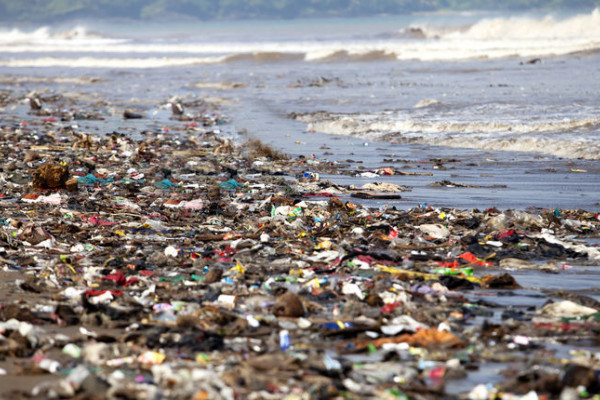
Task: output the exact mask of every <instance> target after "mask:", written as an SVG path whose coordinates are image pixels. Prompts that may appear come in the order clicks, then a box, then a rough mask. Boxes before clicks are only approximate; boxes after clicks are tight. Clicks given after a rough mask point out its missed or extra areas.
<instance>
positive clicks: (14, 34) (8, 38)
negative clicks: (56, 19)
mask: <svg viewBox="0 0 600 400" xmlns="http://www.w3.org/2000/svg"><path fill="white" fill-rule="evenodd" d="M124 41H125V40H123V39H111V38H106V37H103V36H102V35H100V34H99V33H95V32H90V31H88V30H87V28H85V27H83V26H76V27H74V28H72V29H69V30H59V31H55V30H53V29H51V28H50V27H48V26H42V27H40V28H38V29H36V30H34V31H30V32H27V31H22V30H20V29H17V28H15V29H11V30H8V31H2V30H0V45H2V46H15V45H53V44H54V45H60V44H82V45H84V44H89V43H91V42H94V43H122V42H124Z"/></svg>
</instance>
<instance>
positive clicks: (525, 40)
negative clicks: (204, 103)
mask: <svg viewBox="0 0 600 400" xmlns="http://www.w3.org/2000/svg"><path fill="white" fill-rule="evenodd" d="M401 30H404V31H408V32H412V33H413V36H412V37H410V35H408V36H407V37H402V35H400V37H388V38H381V37H376V38H361V39H355V38H348V39H343V40H339V39H338V40H328V39H326V40H298V39H295V40H281V41H277V40H272V39H271V37H272V35H271V36H270V38H269V39H268V40H262V41H260V40H257V41H210V40H206V41H202V39H200V40H196V41H192V42H189V41H188V42H179V41H167V42H165V41H164V40H146V41H144V40H133V39H118V38H107V37H102V36H101V35H98V34H95V33H92V32H89V31H88V30H87V29H86V28H84V27H81V26H78V27H75V28H73V29H71V30H66V31H59V32H53V31H52V30H51V29H50V28H48V27H41V28H39V29H36V30H34V31H31V32H25V31H21V30H18V29H13V30H10V31H0V54H2V53H5V54H15V53H28V54H29V55H31V54H35V53H49V54H53V55H54V54H58V53H86V54H102V53H110V54H115V55H119V54H127V57H124V60H123V63H122V65H121V66H122V67H123V68H127V67H128V66H129V65H131V62H130V59H131V58H132V55H134V56H135V55H139V56H140V57H148V56H154V55H156V56H159V55H160V56H162V57H170V58H173V57H178V56H181V55H182V54H185V55H193V56H194V57H207V56H215V55H224V56H228V58H225V59H222V60H220V61H219V62H237V61H239V60H240V59H243V58H244V57H246V58H247V59H249V60H251V61H256V60H259V61H260V62H279V61H281V60H294V61H297V58H295V57H292V58H289V55H297V56H299V57H300V58H303V59H304V61H306V62H365V61H368V62H374V61H394V60H422V61H448V60H466V59H482V58H483V59H490V58H504V57H550V56H560V55H565V54H571V53H576V52H587V51H597V50H599V49H600V11H598V10H594V11H593V12H590V13H589V14H580V15H576V16H573V17H570V18H566V19H562V20H561V19H556V18H553V17H551V16H547V17H542V18H537V19H535V18H524V17H509V18H492V19H489V18H487V19H481V20H480V21H478V22H476V23H474V24H473V25H470V26H461V27H451V26H431V27H428V26H426V25H420V26H419V27H408V28H406V27H405V28H401ZM414 32H418V33H419V34H418V35H414ZM142 55H143V56H142ZM115 63H116V61H115ZM167 65H177V64H167ZM184 65H185V64H184ZM64 66H65V67H68V66H69V65H68V63H65V65H64ZM113 66H116V65H113ZM156 66H162V65H161V64H160V63H156Z"/></svg>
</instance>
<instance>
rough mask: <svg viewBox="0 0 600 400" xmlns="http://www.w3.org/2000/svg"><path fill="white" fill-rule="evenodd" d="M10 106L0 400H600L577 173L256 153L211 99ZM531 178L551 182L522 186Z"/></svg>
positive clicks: (1, 242) (346, 150)
mask: <svg viewBox="0 0 600 400" xmlns="http://www.w3.org/2000/svg"><path fill="white" fill-rule="evenodd" d="M17 97H18V94H17V92H16V91H15V92H11V93H9V94H8V95H7V97H6V98H5V99H6V100H7V102H6V104H4V105H3V107H4V110H3V113H2V121H1V122H0V125H1V126H2V131H1V133H0V140H1V142H2V157H3V160H4V161H3V164H2V171H1V173H0V179H1V180H2V181H3V187H2V190H1V192H0V196H1V197H0V204H1V205H2V211H1V213H2V214H1V215H0V226H1V228H2V233H3V235H2V237H1V238H0V257H1V258H0V263H1V264H2V280H1V282H2V283H1V285H2V286H1V290H0V293H1V294H0V304H1V306H0V320H1V321H0V333H1V334H2V337H1V338H0V356H1V357H2V361H1V362H0V368H1V372H2V374H3V375H0V386H1V388H2V389H1V390H2V393H1V396H2V397H8V396H10V397H11V398H15V399H17V398H109V399H117V398H118V399H123V398H127V399H138V398H139V399H141V398H168V399H171V398H173V399H190V398H191V399H204V398H231V399H234V398H254V399H258V398H266V399H268V398H277V399H279V398H283V399H298V398H390V399H391V398H422V399H430V398H431V399H433V398H466V397H468V398H476V399H479V398H499V397H500V396H502V398H520V397H526V398H540V397H542V396H549V397H558V396H564V398H577V397H590V396H592V395H594V394H597V393H599V392H600V386H599V384H598V381H597V378H596V374H595V371H596V370H597V369H598V361H597V358H596V349H597V336H598V329H599V327H600V325H599V323H598V320H599V319H600V318H599V315H600V313H599V311H600V300H599V299H598V293H597V290H596V289H595V287H594V284H593V282H594V279H595V278H596V275H597V271H596V269H597V267H598V265H599V264H600V249H599V248H598V238H599V237H600V234H599V229H600V220H599V219H598V212H597V210H594V207H595V206H597V203H596V204H595V203H594V202H595V201H597V199H594V198H593V195H590V196H588V197H589V198H587V197H585V195H586V194H587V193H589V191H586V189H585V188H586V187H589V188H592V187H593V180H590V179H589V177H590V176H597V175H596V174H597V170H595V169H594V168H597V166H595V164H594V163H592V162H587V161H582V160H574V161H568V160H567V161H565V160H557V159H538V160H539V161H535V160H534V161H531V164H518V165H517V166H515V165H510V164H511V160H497V159H494V158H491V157H490V154H481V153H478V152H469V151H464V152H462V151H456V150H452V151H453V152H454V153H455V156H454V157H450V156H449V155H448V156H440V152H439V151H438V149H432V148H426V147H414V146H413V147H411V146H404V147H403V146H398V147H395V148H394V149H392V150H390V149H389V148H386V149H384V148H383V146H379V145H377V144H376V143H368V145H367V146H365V144H364V143H363V142H358V141H357V140H354V139H340V140H332V139H331V137H329V138H328V139H327V140H328V142H327V143H320V142H324V141H325V137H323V136H317V135H315V136H309V135H310V134H306V135H307V136H306V137H310V138H311V140H310V141H309V140H306V141H304V140H303V138H304V137H305V136H301V137H300V136H296V137H294V136H293V135H290V137H285V135H284V137H285V139H283V138H280V140H281V141H280V142H279V143H278V144H279V145H278V146H275V145H272V146H269V145H268V144H269V143H270V142H271V139H272V138H271V139H269V137H268V136H266V137H261V139H263V141H262V142H261V141H257V140H249V141H248V140H247V138H246V137H244V135H240V134H238V132H237V131H238V129H233V130H232V128H231V127H232V126H233V125H236V124H237V125H238V126H239V125H240V122H236V121H239V119H237V120H236V118H235V116H232V115H235V112H233V109H231V111H232V113H231V115H230V114H229V113H228V110H229V109H228V108H227V106H224V105H223V104H222V103H216V102H215V103H213V102H206V101H204V102H189V103H187V104H184V105H185V108H186V110H187V111H186V113H185V114H183V115H174V116H171V115H170V114H171V112H170V111H165V112H163V111H160V112H161V113H163V114H160V116H161V119H160V120H157V119H156V118H152V117H150V116H149V115H148V113H147V112H146V111H145V110H147V109H148V107H149V106H147V105H144V104H145V102H150V100H145V99H142V100H138V101H131V102H128V101H126V100H122V101H121V102H120V103H119V104H114V103H112V104H111V105H110V106H109V105H107V104H106V103H105V102H103V99H99V98H94V99H93V101H90V103H85V102H84V101H83V100H80V104H87V106H85V107H82V108H79V109H77V111H73V110H70V111H69V109H68V108H67V107H60V109H62V110H65V109H66V110H67V111H65V112H64V113H57V112H56V111H55V110H56V109H58V107H57V108H54V110H53V109H52V108H51V107H50V108H49V111H48V112H45V111H43V109H42V111H27V109H25V108H24V106H14V107H11V104H13V105H14V104H19V103H18V102H17V103H15V102H14V100H22V99H21V98H19V99H17ZM59 98H60V96H59ZM8 100H11V101H13V102H12V103H10V102H8ZM44 100H45V103H46V104H48V103H50V104H52V97H51V96H50V94H48V93H46V97H45V99H44ZM57 102H63V103H64V99H62V100H60V101H58V100H57ZM92 103H93V105H91V104H92ZM158 105H159V104H154V105H153V106H152V107H155V106H158ZM71 108H72V109H74V108H75V107H71ZM126 111H127V113H126ZM164 113H166V114H164ZM137 116H140V117H142V118H139V119H138V118H137ZM126 117H127V118H126ZM238 118H239V117H238ZM274 121H275V120H274ZM274 123H277V122H276V121H275V122H274ZM73 125H76V127H73ZM86 126H87V127H94V126H95V127H96V128H97V130H93V129H89V128H87V129H86V128H83V127H86ZM107 127H111V129H110V130H107V129H106V128H107ZM113 128H114V129H113ZM255 132H256V131H255ZM255 136H258V137H260V135H255ZM285 141H289V145H286V144H285ZM297 142H300V143H299V144H297ZM308 142H310V143H311V144H310V145H308V144H307V143H308ZM336 143H342V145H340V146H336V145H335V144H336ZM271 144H272V143H271ZM294 146H298V147H297V148H299V149H303V150H308V151H306V152H300V151H291V149H293V148H295V147H294ZM446 151H448V150H446ZM436 155H437V156H436ZM512 164H517V163H512ZM505 167H510V168H513V169H511V170H514V169H519V170H520V171H521V174H522V175H519V176H524V177H525V176H528V175H529V174H527V171H531V170H533V171H535V172H536V173H535V174H534V175H533V178H532V179H531V180H529V181H525V182H521V183H519V184H516V183H515V182H514V180H515V179H514V176H515V175H511V174H508V173H506V172H503V171H504V170H505ZM510 168H509V169H510ZM541 176H551V177H552V180H555V181H556V182H560V185H561V190H560V191H559V192H558V193H556V192H554V191H548V190H545V189H544V188H543V187H545V186H544V185H547V184H546V183H545V182H544V183H542V185H541V186H542V187H538V188H534V189H532V187H530V186H529V187H528V185H532V184H533V183H535V182H536V181H538V183H539V180H540V178H539V177H541ZM586 177H588V179H586ZM564 182H566V183H564ZM586 185H589V186H586ZM574 188H580V190H581V191H582V192H580V193H573V192H574V191H575V190H576V189H574ZM590 191H592V189H590ZM507 193H508V194H507ZM531 193H543V194H546V195H547V196H551V195H555V198H554V199H553V200H550V201H549V200H547V199H545V198H541V196H540V198H539V199H535V201H534V202H533V204H532V203H531V202H530V200H531V198H532V197H531V195H530V194H531ZM511 196H513V198H514V199H516V200H515V201H514V203H511V202H509V201H504V200H503V199H508V198H510V197H511ZM582 197H584V200H583V201H584V203H583V204H587V205H590V207H589V208H586V209H581V208H580V207H568V205H569V204H576V205H580V204H581V203H579V202H578V201H577V200H581V198H582ZM494 202H495V203H494ZM490 203H492V204H490ZM527 203H528V204H529V206H534V207H535V208H533V207H531V208H530V207H529V206H527V207H525V206H524V205H525V204H527ZM461 205H462V206H463V207H461ZM513 205H523V207H513ZM596 208H597V207H596Z"/></svg>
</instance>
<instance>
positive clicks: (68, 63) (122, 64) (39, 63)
mask: <svg viewBox="0 0 600 400" xmlns="http://www.w3.org/2000/svg"><path fill="white" fill-rule="evenodd" d="M223 59H224V58H223V57H146V58H98V57H79V58H62V57H41V58H25V59H10V60H0V66H3V67H11V68H23V67H42V68H44V67H68V68H163V67H173V66H189V65H201V64H215V63H219V62H221V61H223Z"/></svg>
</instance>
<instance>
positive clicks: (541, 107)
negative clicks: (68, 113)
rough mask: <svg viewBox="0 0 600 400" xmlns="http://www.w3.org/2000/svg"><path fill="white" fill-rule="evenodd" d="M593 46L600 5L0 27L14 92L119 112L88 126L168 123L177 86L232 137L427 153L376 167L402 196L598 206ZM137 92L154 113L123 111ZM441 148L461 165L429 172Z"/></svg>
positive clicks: (296, 147) (341, 149) (375, 160)
mask: <svg viewBox="0 0 600 400" xmlns="http://www.w3.org/2000/svg"><path fill="white" fill-rule="evenodd" d="M598 49H600V12H599V11H598V10H581V11H570V12H561V13H558V12H556V13H541V12H536V13H521V14H503V13H482V12H466V13H440V14H419V15H403V16H387V17H373V18H356V19H312V20H291V21H287V20H278V21H218V22H200V21H192V20H185V21H171V22H160V23H159V22H136V21H98V20H87V21H74V22H72V23H63V24H60V25H55V26H4V27H1V28H0V76H1V77H2V80H1V81H0V84H2V87H5V88H7V89H9V90H12V91H13V97H15V96H16V97H19V96H23V97H24V96H25V95H26V93H27V92H29V91H32V90H38V91H40V90H46V91H51V92H58V93H66V94H69V95H71V96H72V98H74V99H75V100H74V102H75V104H71V105H70V106H71V107H80V108H85V107H93V105H94V102H98V101H100V100H103V101H105V102H107V103H108V104H109V105H110V107H109V109H110V112H111V113H112V114H111V115H110V116H107V118H105V121H104V122H102V123H101V124H98V123H94V122H87V121H81V122H80V123H79V125H80V128H81V129H89V130H91V131H99V132H100V133H102V132H104V133H106V132H112V131H113V130H115V129H117V128H119V127H123V126H126V125H128V124H129V125H131V124H136V123H137V124H139V127H140V129H147V125H148V124H149V123H154V124H155V126H160V125H162V124H166V123H171V122H170V121H169V120H168V114H166V113H165V112H163V111H162V109H161V108H160V106H161V105H163V104H164V103H166V102H167V101H168V100H169V99H171V98H173V97H178V98H179V99H181V100H190V99H202V98H210V99H213V100H214V99H217V100H218V101H220V103H221V104H223V105H224V106H225V107H226V112H227V113H228V114H230V115H231V116H232V122H231V124H230V125H228V126H227V127H223V131H224V133H225V134H228V135H230V136H231V137H233V138H236V137H237V136H236V135H237V133H238V132H246V133H247V135H250V136H254V137H258V138H260V139H261V140H263V141H265V142H267V143H268V144H271V145H274V146H276V147H279V148H281V149H283V150H284V151H285V152H287V153H289V154H292V155H298V154H307V155H309V154H315V155H317V156H319V157H320V158H328V159H330V160H333V161H336V162H337V161H343V160H348V159H353V160H359V161H360V162H361V167H362V168H363V169H364V168H366V169H369V168H376V167H379V166H381V164H382V163H385V162H386V161H385V160H394V159H395V160H402V161H403V162H397V163H396V164H395V165H393V166H394V167H396V168H403V167H405V166H410V167H414V164H415V163H417V164H418V163H423V165H418V167H419V170H418V171H417V172H432V173H433V172H434V173H435V178H430V177H429V178H423V177H418V176H413V177H403V178H402V180H401V181H400V179H399V178H397V177H396V178H382V179H387V180H391V181H393V182H394V183H400V184H405V185H411V186H412V187H413V188H414V190H413V192H412V193H411V194H408V195H407V196H405V198H406V199H407V202H405V203H404V204H403V205H404V206H406V207H410V206H414V205H415V204H420V203H430V204H431V203H432V202H433V203H434V204H437V205H447V206H459V207H487V206H496V207H499V208H511V207H520V208H523V207H527V206H538V207H551V208H554V207H564V208H578V207H582V208H587V209H590V208H594V207H597V206H598V202H599V201H600V190H599V189H598V187H597V186H598V185H597V184H598V183H599V182H600V181H599V179H598V172H599V171H600V167H599V165H598V162H597V161H598V159H600V151H599V150H600V140H599V139H600V114H599V113H598V107H599V103H600V85H598V83H597V82H599V81H600V54H599V52H598ZM132 103H133V104H135V105H136V107H138V109H140V110H142V111H144V112H145V113H146V115H147V116H148V119H149V120H150V121H148V120H145V121H143V122H141V123H138V122H132V121H129V122H128V121H122V120H121V119H120V116H121V115H122V109H121V107H125V106H127V105H130V104H132ZM18 111H19V109H17V110H16V111H15V109H14V107H13V108H12V109H11V107H6V108H5V109H4V110H0V112H2V114H3V115H7V114H10V113H11V112H12V113H13V114H14V112H18ZM111 117H113V118H112V119H111ZM115 118H117V119H118V120H117V121H115ZM111 123H112V125H111ZM134 127H135V126H134ZM432 159H444V160H453V161H452V162H451V164H448V163H446V164H444V168H441V169H438V170H435V171H434V170H432V168H433V167H434V165H433V164H434V163H431V162H429V163H427V161H430V160H432ZM335 179H338V180H339V182H340V183H348V184H350V183H355V182H357V183H360V182H362V180H361V179H360V178H355V177H347V178H339V177H338V178H335ZM434 180H435V181H458V182H459V183H461V184H467V185H471V186H480V188H471V189H469V190H461V189H456V188H447V187H443V188H442V189H440V188H432V187H431V186H430V184H431V183H432V182H433V181H434Z"/></svg>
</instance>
